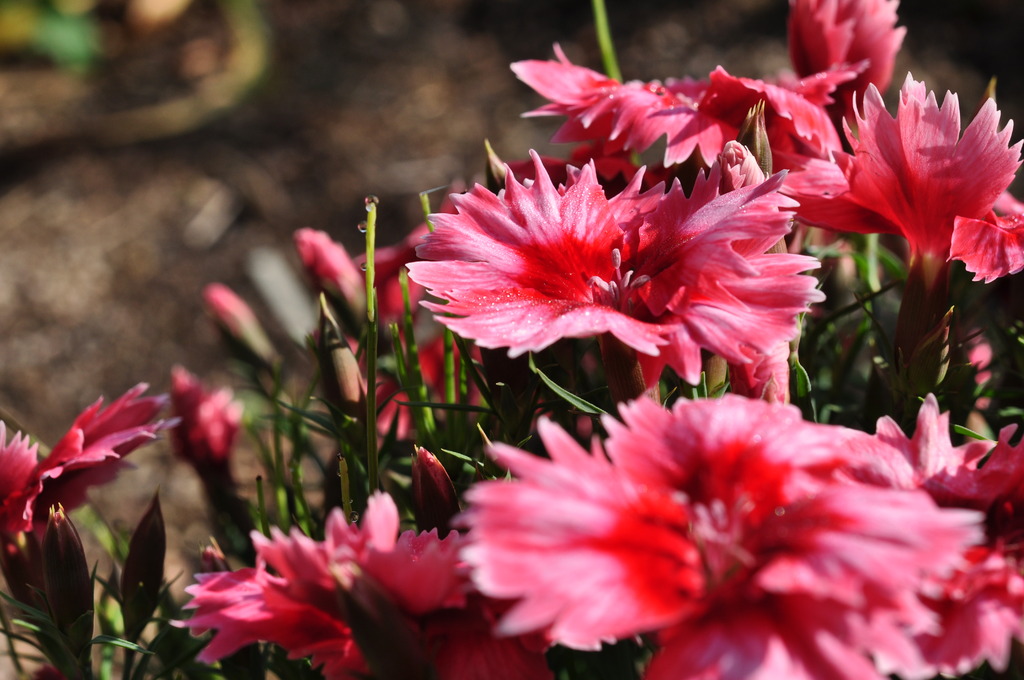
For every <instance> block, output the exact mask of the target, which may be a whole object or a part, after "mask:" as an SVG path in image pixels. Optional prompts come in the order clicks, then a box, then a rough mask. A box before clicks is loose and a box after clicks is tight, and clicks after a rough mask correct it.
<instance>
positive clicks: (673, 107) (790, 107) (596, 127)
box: [512, 45, 847, 166]
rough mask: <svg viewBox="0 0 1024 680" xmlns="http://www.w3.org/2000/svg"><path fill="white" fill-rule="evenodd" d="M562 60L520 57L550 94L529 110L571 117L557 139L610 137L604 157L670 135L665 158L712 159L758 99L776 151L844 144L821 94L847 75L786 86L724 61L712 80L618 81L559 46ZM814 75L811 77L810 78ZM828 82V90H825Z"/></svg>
mask: <svg viewBox="0 0 1024 680" xmlns="http://www.w3.org/2000/svg"><path fill="white" fill-rule="evenodd" d="M555 56H556V58H557V61H539V60H530V61H520V62H516V63H515V64H513V65H512V70H513V71H514V72H515V73H516V75H517V76H518V77H519V79H520V80H522V81H523V82H525V83H526V84H527V85H529V86H530V87H532V88H533V89H534V90H536V91H537V92H538V93H539V94H541V95H542V96H544V97H545V98H547V99H548V100H550V102H551V103H550V104H546V105H544V106H542V107H540V108H539V109H536V110H535V111H533V112H531V113H530V114H527V115H534V116H549V115H560V116H567V117H568V120H567V121H566V122H565V124H564V125H562V127H561V128H559V130H558V132H557V133H555V136H554V138H553V140H552V141H555V142H584V141H590V140H599V141H601V142H602V143H604V145H605V146H604V149H603V154H602V155H603V156H608V155H610V154H614V153H615V152H617V151H622V150H626V151H638V152H639V151H644V150H645V149H647V148H649V147H651V146H652V145H653V144H654V143H655V142H656V141H658V139H660V138H661V137H667V139H668V146H667V148H666V149H665V159H664V163H665V165H666V166H669V165H673V164H676V163H681V162H683V161H685V160H686V159H688V158H689V157H690V156H691V155H692V154H693V153H695V152H696V153H698V154H699V155H700V159H701V160H702V161H703V163H704V164H705V165H711V164H712V163H713V162H714V160H715V157H716V156H717V155H718V154H719V153H720V152H721V151H722V148H723V147H724V146H725V143H726V142H727V141H728V140H730V139H735V138H736V134H737V132H738V131H739V127H740V125H741V124H742V123H743V119H744V117H745V116H746V115H747V112H748V111H749V110H750V108H751V107H753V106H754V105H755V104H757V103H758V102H759V101H764V102H765V104H766V110H765V117H766V122H767V127H768V136H769V139H770V141H771V145H772V149H773V151H775V150H778V151H780V152H782V153H783V156H785V155H786V154H799V155H809V156H811V157H816V158H824V157H826V156H827V154H828V152H829V151H831V150H833V149H838V148H840V141H839V137H838V135H837V134H836V130H835V127H834V126H833V124H832V122H831V120H829V118H828V115H827V114H826V113H825V111H824V109H822V108H821V107H820V106H819V103H818V101H812V100H811V99H809V98H807V97H805V96H804V92H806V93H807V94H808V95H810V96H811V97H812V98H813V99H817V100H820V101H824V100H826V99H827V93H828V92H830V91H831V89H832V88H833V87H834V86H835V83H836V82H838V81H841V80H842V79H843V78H845V77H847V76H846V75H844V74H837V75H833V76H824V77H819V78H815V79H813V82H801V83H795V84H794V85H793V86H792V87H781V86H778V85H773V84H771V83H766V82H764V81H760V80H755V79H752V78H739V77H736V76H732V75H729V74H728V73H726V72H725V70H724V69H722V68H721V67H719V68H717V69H715V71H714V72H712V73H711V75H710V77H709V78H708V80H703V81H697V80H692V79H690V78H685V79H682V80H672V79H670V80H666V81H665V82H664V83H661V82H658V81H652V82H647V83H645V82H640V81H630V82H627V83H620V82H619V81H617V80H613V79H611V78H608V77H607V76H604V75H602V74H600V73H598V72H597V71H593V70H591V69H588V68H584V67H582V66H576V65H574V64H572V63H570V62H569V60H568V58H566V56H565V54H564V53H563V52H562V50H561V49H560V48H559V47H558V46H557V45H556V46H555ZM809 80H812V79H809ZM823 83H825V85H824V90H823V91H821V92H819V90H821V89H822V87H823V85H822V84H823Z"/></svg>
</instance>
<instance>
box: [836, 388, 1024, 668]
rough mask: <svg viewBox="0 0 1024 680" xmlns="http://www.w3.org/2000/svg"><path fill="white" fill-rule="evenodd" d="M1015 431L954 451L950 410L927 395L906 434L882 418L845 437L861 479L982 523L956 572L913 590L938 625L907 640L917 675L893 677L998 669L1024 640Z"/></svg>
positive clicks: (1022, 489) (1023, 516)
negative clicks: (986, 666) (916, 653)
mask: <svg viewBox="0 0 1024 680" xmlns="http://www.w3.org/2000/svg"><path fill="white" fill-rule="evenodd" d="M1014 429H1015V428H1013V427H1007V428H1005V429H1004V430H1003V431H1002V432H1000V434H999V441H998V442H997V443H996V445H995V447H994V448H993V446H992V444H991V442H984V441H970V442H968V443H966V444H963V445H961V446H953V444H952V442H951V441H950V436H949V414H948V413H942V414H940V413H939V407H938V402H937V401H936V400H935V397H934V396H932V395H928V397H927V398H926V399H925V402H924V404H923V405H922V406H921V410H920V411H919V412H918V417H917V428H916V430H915V431H914V435H913V437H907V436H906V435H904V434H903V432H902V430H900V428H899V426H898V425H897V424H896V423H895V422H894V421H892V420H891V419H889V418H887V417H886V418H882V419H881V420H879V421H878V427H877V433H876V435H875V436H874V437H870V436H868V435H864V436H862V437H858V438H856V439H854V440H851V443H854V445H853V446H851V451H852V452H854V454H855V455H859V456H861V462H860V463H859V464H856V465H854V466H852V469H853V470H855V475H856V476H857V477H858V478H859V479H861V480H864V481H867V482H870V483H873V484H878V485H880V486H885V487H891V488H899V489H923V490H925V491H927V492H928V493H929V494H930V495H931V496H932V498H934V499H935V501H936V503H938V504H939V505H941V506H944V507H950V508H970V509H972V510H979V511H981V512H983V513H985V517H986V534H987V536H986V539H985V540H984V541H982V542H979V544H978V545H974V546H971V547H969V548H968V549H967V550H966V551H965V553H964V560H963V562H962V564H961V565H959V567H958V568H957V569H956V570H955V571H954V572H952V573H950V574H947V575H946V576H945V577H941V578H936V577H933V578H932V579H930V580H929V581H928V583H927V584H926V586H927V587H926V588H925V589H924V590H923V591H922V593H921V594H920V597H921V600H922V602H924V603H925V604H926V605H927V606H928V607H929V608H931V609H932V610H933V611H934V612H935V615H936V617H937V619H938V620H939V622H940V624H941V625H940V626H939V628H938V629H937V630H932V631H921V632H918V633H917V634H916V635H914V636H913V639H914V643H915V644H916V645H917V646H918V648H919V649H920V650H921V654H922V657H923V660H924V662H925V665H924V667H923V669H922V668H910V669H897V671H898V672H901V673H904V672H908V671H911V672H913V673H915V674H917V675H918V676H922V677H923V676H931V675H934V674H936V673H952V674H962V673H966V672H967V671H969V670H970V669H972V668H974V667H976V666H978V665H979V664H980V663H981V662H982V661H988V662H989V663H990V664H991V665H992V666H993V667H994V668H996V669H998V670H1004V669H1005V668H1006V666H1007V663H1008V662H1009V657H1010V642H1011V641H1012V640H1013V639H1014V638H1016V639H1021V638H1022V636H1024V623H1022V621H1024V576H1022V572H1021V568H1022V566H1024V546H1022V545H1021V541H1020V538H1021V536H1022V535H1024V464H1022V461H1024V444H1018V445H1017V446H1015V447H1014V446H1010V444H1009V440H1010V438H1011V437H1012V436H1013V433H1014ZM986 455H988V456H989V457H988V460H987V462H986V463H985V464H984V466H981V465H980V462H981V461H982V460H983V459H984V457H985V456H986Z"/></svg>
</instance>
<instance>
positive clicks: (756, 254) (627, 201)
mask: <svg viewBox="0 0 1024 680" xmlns="http://www.w3.org/2000/svg"><path fill="white" fill-rule="evenodd" d="M534 163H535V167H536V177H537V179H536V180H535V181H534V182H532V183H529V184H521V183H520V182H519V181H517V180H516V178H515V177H514V176H513V175H512V174H511V173H509V174H508V175H507V178H506V187H505V190H504V191H503V192H501V193H500V194H498V195H497V196H495V195H494V194H492V193H490V192H488V191H487V190H486V189H484V188H483V187H480V186H477V187H475V188H473V189H472V190H471V191H469V192H468V193H467V194H463V195H460V196H452V202H453V203H454V204H455V207H456V211H457V212H456V213H455V214H451V215H449V214H443V215H435V216H434V217H433V219H434V222H435V224H436V231H434V232H433V233H432V234H428V235H427V236H426V237H425V240H424V244H423V245H421V246H420V247H419V249H417V254H418V255H419V256H420V257H421V258H423V259H424V260H432V261H425V262H413V263H411V264H410V265H409V271H410V276H411V278H412V279H413V280H415V281H417V282H418V283H420V284H422V285H424V286H426V287H427V288H428V289H430V291H431V293H432V294H433V295H436V296H438V297H440V298H442V299H444V300H445V301H446V303H447V304H438V303H424V306H425V307H427V308H428V309H431V310H433V311H434V312H436V313H438V314H439V315H440V314H453V315H455V316H438V317H437V318H438V320H439V321H440V322H441V323H444V324H445V325H447V326H448V327H449V328H451V329H452V330H453V331H455V332H456V333H459V334H460V335H462V336H464V337H467V338H472V339H474V340H476V341H477V344H479V345H480V346H481V347H489V348H497V347H508V348H509V355H510V356H518V355H521V354H524V353H525V352H529V351H539V350H541V349H544V348H545V347H548V346H549V345H551V344H552V343H554V342H555V341H557V340H559V339H561V338H571V337H572V338H582V337H593V336H597V335H601V334H603V333H608V334H611V335H613V336H614V337H615V338H617V339H618V340H619V341H621V342H622V343H624V344H625V345H627V346H629V347H631V348H633V349H634V350H636V351H637V352H639V353H641V354H643V355H647V357H649V358H651V359H650V363H653V364H657V366H659V367H660V366H664V365H665V364H666V363H667V364H668V365H670V366H672V367H673V368H674V369H675V370H676V371H677V372H678V373H679V374H680V375H681V376H682V377H683V379H684V380H687V381H689V382H696V381H697V379H698V378H699V375H700V351H701V348H705V349H708V350H709V351H712V352H715V353H717V354H720V355H722V356H724V357H726V358H727V359H728V360H730V361H736V362H740V363H745V362H747V361H749V357H748V355H747V354H746V352H747V351H748V348H754V349H755V350H757V351H760V352H768V351H770V350H772V349H774V348H775V347H776V346H777V345H778V343H779V342H782V341H785V340H788V339H790V338H792V337H793V336H794V335H795V334H796V331H797V326H796V316H797V315H798V314H799V313H800V312H802V311H803V310H805V309H806V307H807V305H808V303H810V302H813V301H816V300H820V299H821V294H820V293H819V292H818V291H816V290H815V289H814V285H815V281H814V279H813V278H811V277H808V276H800V275H799V273H800V272H803V271H806V270H808V269H812V268H815V267H817V266H818V263H817V261H815V260H813V259H810V258H806V257H802V256H797V255H788V254H765V252H764V251H765V250H766V249H767V248H768V247H770V246H771V245H772V244H774V243H775V242H777V241H778V240H779V239H780V238H782V237H783V236H784V235H785V234H786V233H787V231H788V230H789V216H790V213H788V212H786V211H785V210H781V209H780V208H786V207H789V206H790V205H791V204H790V203H789V202H788V201H787V200H786V199H784V198H783V197H782V196H780V195H779V194H778V193H777V192H776V191H775V190H776V189H777V188H778V187H779V185H780V183H781V181H782V177H781V175H776V176H775V177H773V178H771V179H769V180H768V181H766V182H763V183H761V184H759V185H756V186H751V187H744V188H741V189H738V190H736V191H732V192H729V193H727V194H724V195H720V192H719V170H718V168H717V166H716V167H715V168H713V169H712V171H711V174H710V175H709V176H708V177H707V178H703V176H702V177H701V178H699V179H698V180H697V183H696V185H695V186H694V189H693V191H692V192H691V195H690V196H689V197H687V196H686V195H685V194H684V193H683V190H682V188H681V187H680V186H679V185H678V183H677V184H674V185H673V186H672V188H671V189H670V190H669V192H668V193H667V194H663V193H662V191H661V188H660V187H658V188H656V189H653V190H651V191H648V192H645V193H639V191H638V186H639V184H640V181H641V179H640V177H639V176H637V177H635V178H634V179H633V181H631V182H630V185H629V186H628V187H627V188H626V189H625V190H624V191H623V192H622V193H620V194H618V195H616V196H613V197H612V198H606V197H605V194H604V191H603V190H602V188H601V186H600V185H599V184H598V183H597V179H596V176H595V170H594V167H593V166H592V165H588V166H585V167H584V168H582V169H581V170H579V171H574V177H573V179H574V181H573V182H571V183H570V185H569V186H567V187H560V188H556V187H555V186H554V185H553V184H552V182H551V180H550V179H549V177H548V175H547V173H546V171H545V170H544V167H543V165H542V164H541V162H540V159H539V158H538V157H537V156H536V155H535V156H534ZM657 371H660V368H657V370H656V371H651V372H652V373H656V372H657Z"/></svg>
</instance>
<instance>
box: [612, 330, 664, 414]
mask: <svg viewBox="0 0 1024 680" xmlns="http://www.w3.org/2000/svg"><path fill="white" fill-rule="evenodd" d="M598 344H599V345H600V347H601V360H602V361H603V363H604V376H605V379H606V380H607V381H608V389H609V390H610V391H611V394H612V401H614V402H615V403H616V404H619V403H621V402H624V401H631V400H633V399H636V398H638V397H639V396H640V395H642V394H644V393H645V392H646V393H647V394H648V395H649V396H650V397H651V398H652V399H654V400H655V401H660V395H659V389H658V386H657V385H655V386H654V387H652V388H651V389H650V390H648V389H647V386H646V384H645V383H644V375H643V371H642V370H641V368H640V361H639V359H638V358H637V355H636V350H635V349H633V348H632V347H630V346H628V345H626V344H625V343H623V342H622V341H621V340H619V339H618V338H616V337H615V336H614V335H612V334H611V333H605V334H603V335H601V336H600V337H598Z"/></svg>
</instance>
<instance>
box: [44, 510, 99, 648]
mask: <svg viewBox="0 0 1024 680" xmlns="http://www.w3.org/2000/svg"><path fill="white" fill-rule="evenodd" d="M43 583H44V584H45V586H46V599H47V601H48V602H49V603H50V611H51V612H52V614H53V618H54V622H55V623H56V624H57V627H58V628H59V629H60V630H61V632H63V633H64V634H65V635H67V636H68V641H69V643H70V644H69V647H70V649H71V652H72V653H73V654H74V655H75V656H76V657H77V656H78V655H79V654H80V653H81V651H82V650H83V649H84V648H85V646H86V644H88V642H89V640H90V639H91V638H92V610H93V603H92V601H93V585H92V576H91V574H90V573H89V565H88V564H86V561H85V551H84V550H83V549H82V539H81V538H79V536H78V531H77V530H76V529H75V525H74V524H72V523H71V520H70V519H69V518H68V517H67V515H65V514H64V508H63V507H61V506H59V505H58V506H57V507H56V508H52V507H51V508H50V519H49V521H48V522H47V523H46V533H45V534H44V535H43Z"/></svg>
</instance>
